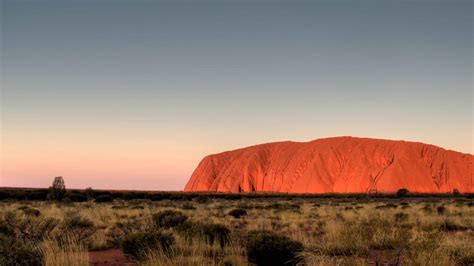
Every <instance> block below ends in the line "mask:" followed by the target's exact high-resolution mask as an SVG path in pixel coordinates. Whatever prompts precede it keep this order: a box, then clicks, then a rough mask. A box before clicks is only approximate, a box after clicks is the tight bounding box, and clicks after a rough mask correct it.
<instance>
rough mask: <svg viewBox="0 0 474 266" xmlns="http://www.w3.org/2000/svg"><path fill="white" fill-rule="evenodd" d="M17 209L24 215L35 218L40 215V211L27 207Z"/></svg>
mask: <svg viewBox="0 0 474 266" xmlns="http://www.w3.org/2000/svg"><path fill="white" fill-rule="evenodd" d="M18 209H19V210H21V211H22V212H23V213H24V214H25V215H29V216H35V217H38V216H40V215H41V211H40V210H38V209H35V208H31V207H28V206H21V207H19V208H18Z"/></svg>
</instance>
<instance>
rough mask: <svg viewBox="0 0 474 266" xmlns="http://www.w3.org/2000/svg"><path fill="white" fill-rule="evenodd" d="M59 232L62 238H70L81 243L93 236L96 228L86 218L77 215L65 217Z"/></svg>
mask: <svg viewBox="0 0 474 266" xmlns="http://www.w3.org/2000/svg"><path fill="white" fill-rule="evenodd" d="M61 230H62V231H63V233H64V236H72V237H74V239H76V240H77V241H82V240H85V239H87V238H88V237H90V236H91V235H93V234H94V233H95V232H96V231H97V228H96V227H95V226H94V223H93V222H92V221H91V220H89V219H87V218H84V217H82V216H79V215H67V216H66V218H65V219H64V221H63V223H62V225H61Z"/></svg>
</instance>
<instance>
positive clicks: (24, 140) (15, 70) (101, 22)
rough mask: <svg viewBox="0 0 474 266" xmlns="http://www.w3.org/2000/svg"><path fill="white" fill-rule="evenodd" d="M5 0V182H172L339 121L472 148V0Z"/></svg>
mask: <svg viewBox="0 0 474 266" xmlns="http://www.w3.org/2000/svg"><path fill="white" fill-rule="evenodd" d="M0 2H1V6H0V8H1V10H0V16H1V19H0V23H1V24H0V33H1V35H0V45H1V47H0V51H1V54H0V56H1V57H0V58H1V65H0V70H1V71H0V74H1V76H0V78H1V108H0V111H1V121H0V122H1V123H0V126H1V146H0V149H1V150H0V151H1V152H0V155H1V157H0V161H1V164H0V167H1V169H0V170H1V176H0V186H16V187H47V186H49V185H50V184H51V182H52V180H53V178H54V177H55V176H63V177H64V178H65V181H66V186H67V187H70V188H85V187H93V188H97V189H99V188H101V189H140V190H143V189H146V190H182V189H183V187H184V185H185V183H186V181H187V180H188V178H189V177H190V175H191V174H192V171H193V170H194V168H195V167H196V166H197V165H198V163H199V161H200V160H201V159H202V158H203V157H204V156H205V155H207V154H213V153H219V152H222V151H226V150H231V149H236V148H240V147H245V146H250V145H254V144H259V143H266V142H273V141H283V140H293V141H309V140H313V139H317V138H324V137H333V136H359V137H371V138H383V139H394V140H400V139H403V140H409V141H420V142H424V143H430V144H434V145H437V146H441V147H444V148H447V149H452V150H456V151H460V152H465V153H471V154H472V153H474V146H473V138H474V137H473V136H474V135H473V124H474V120H473V112H474V111H473V83H472V82H473V80H472V75H473V67H472V64H473V48H472V47H473V2H472V1H468V0H466V1H459V0H446V1H437V0H433V1H428V0H426V1H425V0H418V1H417V0H406V1H404V0H402V1H391V0H379V1H368V0H367V1H364V0H361V1H343V0H335V1H317V0H315V1H298V0H297V1H289V0H288V1H271V0H256V1H235V0H224V1H205V0H195V1H191V0H188V1H185V0H176V1H143V0H133V1H132V0H129V1H123V0H118V1H111V0H96V1H88V0H83V1H79V0H62V1H58V0H55V1H46V0H35V1H33V0H30V1H25V0H15V1H13V0H0Z"/></svg>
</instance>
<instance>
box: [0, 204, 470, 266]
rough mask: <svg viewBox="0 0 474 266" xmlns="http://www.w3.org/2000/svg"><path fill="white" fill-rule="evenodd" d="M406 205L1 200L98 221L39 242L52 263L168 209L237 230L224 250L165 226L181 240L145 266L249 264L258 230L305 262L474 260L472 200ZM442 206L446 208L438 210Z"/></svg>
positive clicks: (103, 245)
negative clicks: (292, 243) (248, 239)
mask: <svg viewBox="0 0 474 266" xmlns="http://www.w3.org/2000/svg"><path fill="white" fill-rule="evenodd" d="M352 201H355V202H352ZM400 201H403V200H399V199H394V200H384V202H369V201H363V200H359V201H357V200H351V201H348V200H345V201H344V200H335V199H307V200H305V199H294V200H281V199H280V200H278V199H269V200H262V199H258V200H252V199H241V200H235V201H232V200H210V201H208V202H205V203H199V202H180V201H177V202H173V201H169V200H163V201H158V202H152V201H133V202H125V201H116V202H114V203H108V204H89V203H72V204H55V203H50V202H13V203H12V202H1V203H0V211H1V213H2V214H5V213H7V212H14V213H16V214H17V216H18V217H20V219H30V218H29V217H27V216H25V214H23V213H21V212H20V211H19V210H18V208H19V207H20V206H24V205H28V206H31V207H34V208H36V209H38V210H40V212H41V215H40V217H39V218H38V219H40V218H41V217H50V218H56V219H58V220H59V221H63V220H64V218H65V217H66V216H67V215H69V214H70V213H71V212H74V213H76V214H78V215H80V216H82V217H84V218H87V219H89V220H90V221H92V222H93V223H94V225H95V227H96V228H97V230H96V232H95V233H94V234H93V235H92V236H91V237H89V238H88V239H87V241H85V242H81V243H79V242H77V241H74V240H73V239H69V240H67V241H65V242H64V243H61V242H60V241H59V240H58V236H59V235H60V234H61V233H62V232H61V231H60V228H59V226H58V227H56V228H55V229H54V231H53V232H52V235H51V238H47V239H44V240H43V241H42V242H41V243H40V244H39V245H38V246H39V249H40V254H41V255H42V257H43V261H44V264H46V265H86V264H88V256H87V250H97V249H109V248H118V247H119V246H118V243H119V241H120V239H121V237H123V236H124V235H126V234H127V233H128V232H129V231H130V230H131V231H144V230H149V227H150V223H151V221H150V220H151V216H152V214H153V213H156V212H159V211H162V210H176V211H180V212H182V213H184V214H185V215H187V216H188V217H189V218H188V220H189V221H193V222H212V223H218V224H224V225H226V226H227V227H228V228H229V229H231V232H232V234H231V241H230V244H228V245H226V246H225V247H223V248H221V247H220V246H219V245H217V244H216V243H214V244H210V243H208V242H207V241H206V240H205V239H187V238H185V237H183V236H182V235H180V234H179V233H178V232H177V231H176V230H174V229H166V230H165V231H166V232H168V233H171V234H173V236H174V238H175V243H174V244H173V246H172V248H171V249H170V250H166V251H164V250H161V249H150V250H148V251H147V252H146V256H145V257H144V258H141V261H140V263H141V264H143V265H248V262H247V257H246V256H247V255H246V254H247V253H246V249H245V234H246V232H248V231H250V230H254V229H265V230H270V231H273V232H276V233H279V234H281V235H285V236H288V237H290V238H292V239H294V240H297V241H300V242H301V243H303V245H304V247H305V250H304V252H302V253H301V254H300V257H302V258H303V263H304V264H305V265H366V264H367V263H372V262H374V261H376V262H384V261H385V262H387V261H388V262H392V263H394V262H400V263H403V264H405V265H469V264H472V263H474V248H473V246H474V233H473V230H474V208H473V207H468V206H467V203H468V202H464V203H459V202H455V201H454V200H453V199H439V200H438V202H433V201H432V200H426V201H424V200H420V199H415V200H410V201H409V202H408V203H403V204H401V203H400ZM275 203H279V205H275ZM388 203H391V204H392V205H390V204H388ZM293 205H296V207H295V206H293ZM269 206H270V207H269ZM438 206H443V208H440V209H439V210H440V211H438ZM234 208H243V209H245V210H247V215H244V216H242V217H241V218H234V217H232V216H230V215H228V213H229V211H230V210H232V209H234ZM127 230H128V231H127Z"/></svg>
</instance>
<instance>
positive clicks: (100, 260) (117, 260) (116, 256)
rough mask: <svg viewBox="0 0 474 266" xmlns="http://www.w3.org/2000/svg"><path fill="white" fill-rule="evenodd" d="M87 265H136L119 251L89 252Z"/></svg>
mask: <svg viewBox="0 0 474 266" xmlns="http://www.w3.org/2000/svg"><path fill="white" fill-rule="evenodd" d="M89 264H90V265H94V266H119V265H120V266H122V265H136V263H134V262H133V261H132V260H131V259H129V258H127V257H126V256H125V255H124V254H123V252H122V251H121V250H120V249H108V250H101V251H89Z"/></svg>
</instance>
